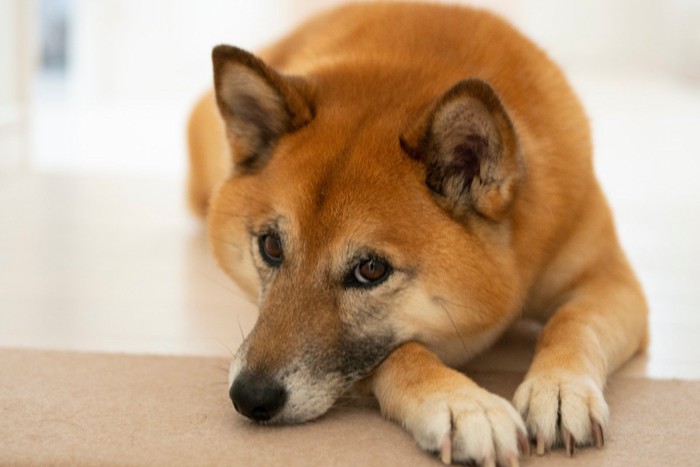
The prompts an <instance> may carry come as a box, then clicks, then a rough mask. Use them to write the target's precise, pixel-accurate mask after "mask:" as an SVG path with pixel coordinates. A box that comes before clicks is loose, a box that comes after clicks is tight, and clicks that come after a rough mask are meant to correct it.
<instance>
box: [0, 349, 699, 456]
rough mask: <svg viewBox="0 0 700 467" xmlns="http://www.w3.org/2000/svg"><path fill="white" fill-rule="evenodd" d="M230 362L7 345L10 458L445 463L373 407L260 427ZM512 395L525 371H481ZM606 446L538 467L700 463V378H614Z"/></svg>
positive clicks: (4, 414)
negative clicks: (239, 400) (234, 400)
mask: <svg viewBox="0 0 700 467" xmlns="http://www.w3.org/2000/svg"><path fill="white" fill-rule="evenodd" d="M226 372H227V362H226V361H225V360H222V359H212V358H182V357H151V356H124V355H103V354H81V353H71V352H44V351H31V350H0V465H240V466H255V465H285V466H296V465H323V466H325V465H336V466H344V465H348V466H350V465H352V466H365V465H405V466H421V465H426V466H427V465H432V466H436V465H439V464H438V463H437V461H436V460H433V459H432V458H430V457H429V456H427V455H425V454H423V453H422V452H421V451H420V450H419V449H417V448H416V447H415V445H414V443H413V441H412V439H411V438H410V436H409V435H408V434H406V433H405V432H404V431H403V430H402V429H400V428H399V427H398V426H396V425H394V424H392V423H390V422H387V421H385V420H383V419H382V418H381V416H380V415H379V414H378V413H377V412H376V411H373V410H370V409H363V408H357V407H343V408H335V409H333V410H332V411H331V412H330V413H329V414H327V415H326V416H324V417H322V418H321V419H320V420H318V421H316V422H313V423H308V424H305V425H302V426H295V427H273V428H271V427H260V426H255V425H252V424H250V423H247V422H246V421H245V420H243V419H241V417H239V416H237V415H236V414H235V413H234V411H233V408H232V406H231V403H230V401H229V399H228V395H227V388H226V378H227V376H226ZM474 376H475V378H476V379H477V380H478V381H479V382H481V383H482V384H483V385H485V386H486V387H487V388H489V389H491V390H493V391H495V392H498V393H500V394H502V395H505V396H506V397H510V396H511V395H512V393H513V391H514V389H515V387H516V385H517V382H518V381H519V378H520V376H521V375H516V374H512V373H500V374H486V373H483V374H477V375H474ZM607 398H608V401H609V403H610V408H611V413H612V419H611V423H610V427H609V429H608V431H607V433H606V442H607V447H606V448H605V449H604V450H602V451H596V450H593V449H586V450H582V451H578V452H577V455H576V457H574V458H573V459H571V460H570V459H566V458H565V456H564V455H563V454H562V453H561V452H555V453H553V454H550V455H549V456H547V457H543V458H538V457H532V458H530V459H528V460H526V461H525V462H524V464H525V465H531V466H554V465H557V466H558V465H566V466H580V465H587V466H588V465H595V466H597V465H602V466H604V465H610V466H613V465H614V466H617V465H630V466H639V465H684V466H687V465H700V382H687V381H686V382H683V381H650V380H639V379H625V378H618V379H616V378H613V379H612V381H611V382H610V385H609V387H608V389H607Z"/></svg>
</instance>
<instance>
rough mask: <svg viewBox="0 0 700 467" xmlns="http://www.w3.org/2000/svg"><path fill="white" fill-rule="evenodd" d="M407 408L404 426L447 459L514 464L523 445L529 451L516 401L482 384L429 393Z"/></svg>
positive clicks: (420, 440)
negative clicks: (491, 390) (492, 391)
mask: <svg viewBox="0 0 700 467" xmlns="http://www.w3.org/2000/svg"><path fill="white" fill-rule="evenodd" d="M409 412H410V413H409V414H408V416H407V417H406V418H405V419H404V420H403V422H404V423H403V424H404V426H405V427H406V428H407V429H408V430H409V431H410V432H411V433H412V434H413V436H414V437H415V439H416V441H417V442H418V445H419V446H420V447H421V448H423V449H424V450H426V451H428V452H432V453H436V454H438V455H439V456H440V459H441V460H442V461H443V462H444V463H445V464H451V463H452V462H474V463H477V464H479V465H485V466H495V465H496V462H498V463H499V464H501V465H508V466H515V465H518V458H519V454H520V452H521V451H522V452H528V453H529V443H528V440H527V432H526V430H525V425H524V423H523V421H522V419H521V418H520V416H519V415H518V413H517V412H516V411H515V409H514V408H513V406H512V405H511V404H510V403H509V402H508V401H506V400H505V399H503V398H501V397H498V396H496V395H495V394H491V393H489V392H488V391H486V390H484V389H481V388H479V387H478V386H465V387H460V388H459V389H457V390H453V391H450V392H437V393H433V394H430V395H428V396H427V397H425V398H424V399H423V400H422V401H421V402H420V403H418V404H416V406H414V407H413V408H412V410H410V411H409Z"/></svg>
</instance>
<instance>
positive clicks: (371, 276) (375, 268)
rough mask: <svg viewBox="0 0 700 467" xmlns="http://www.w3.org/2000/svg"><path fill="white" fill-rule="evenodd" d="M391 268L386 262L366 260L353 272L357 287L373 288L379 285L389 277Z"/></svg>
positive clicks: (374, 259) (372, 259)
mask: <svg viewBox="0 0 700 467" xmlns="http://www.w3.org/2000/svg"><path fill="white" fill-rule="evenodd" d="M389 272H390V268H389V265H388V264H387V262H386V261H384V260H382V259H378V258H370V259H365V260H363V261H361V262H360V264H358V265H357V266H355V269H354V270H353V277H354V279H355V281H356V284H355V285H359V286H360V287H371V286H374V285H378V284H379V283H380V282H382V281H383V280H384V279H386V278H387V277H388V276H389Z"/></svg>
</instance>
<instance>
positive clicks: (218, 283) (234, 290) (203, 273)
mask: <svg viewBox="0 0 700 467" xmlns="http://www.w3.org/2000/svg"><path fill="white" fill-rule="evenodd" d="M197 272H199V273H200V274H201V275H202V276H204V277H206V278H207V279H209V280H210V281H212V282H213V283H214V284H216V285H218V286H219V287H222V288H224V289H226V290H227V291H229V292H230V293H231V294H233V295H235V296H236V297H238V298H243V299H245V300H246V301H248V297H246V296H245V295H242V294H240V293H238V292H237V291H236V289H232V288H231V287H229V286H227V285H225V284H222V283H221V282H219V281H218V280H216V279H214V278H213V277H211V276H209V275H208V274H207V273H205V272H203V271H201V270H199V271H197Z"/></svg>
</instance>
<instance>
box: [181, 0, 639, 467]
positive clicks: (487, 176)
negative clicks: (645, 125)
mask: <svg viewBox="0 0 700 467" xmlns="http://www.w3.org/2000/svg"><path fill="white" fill-rule="evenodd" d="M213 63H214V84H215V86H214V91H213V93H210V94H208V95H206V96H205V97H204V98H203V99H202V100H201V101H200V102H199V103H198V104H197V106H196V108H195V110H194V111H193V113H192V116H191V120H190V125H189V144H190V157H191V161H190V162H191V171H190V178H189V196H190V201H191V204H192V207H193V208H194V209H195V210H196V211H197V212H198V213H199V214H201V215H204V214H205V213H206V217H207V223H208V231H209V234H210V239H211V244H212V247H213V251H214V254H215V256H216V258H217V260H218V262H219V264H220V265H221V267H222V268H223V269H224V270H225V271H226V272H227V273H228V274H229V275H230V276H231V278H232V279H233V280H234V281H235V282H236V283H237V284H238V285H239V286H240V288H241V289H242V290H243V291H245V292H246V293H247V295H248V296H249V297H250V299H251V300H255V301H256V302H257V303H258V305H259V318H258V321H257V323H256V325H255V327H254V329H253V330H252V332H251V334H250V335H249V336H248V337H247V338H246V339H245V341H244V343H243V345H242V346H241V347H240V349H239V350H238V352H237V354H236V356H235V358H234V360H233V363H232V364H231V371H230V378H231V386H230V395H231V399H232V400H233V404H234V406H235V408H236V410H237V411H238V412H239V413H240V414H242V415H244V416H246V417H248V418H250V419H252V420H255V421H258V422H264V423H298V422H303V421H306V420H310V419H313V418H315V417H318V416H320V415H322V414H323V413H324V412H326V411H327V410H328V408H329V407H331V405H332V404H333V403H334V401H336V399H337V398H338V397H339V396H341V395H342V394H344V393H346V392H348V391H371V393H373V394H374V396H376V398H377V400H378V403H379V406H380V407H381V411H382V413H383V414H384V415H385V416H386V417H388V418H390V419H392V420H395V421H396V422H398V423H400V424H401V425H402V426H403V427H404V428H405V429H406V430H408V431H409V432H410V433H411V434H412V435H413V437H414V438H415V440H416V441H417V443H418V445H419V446H420V447H421V448H422V449H424V450H425V451H428V452H431V453H438V454H439V457H440V458H441V459H442V461H443V462H445V463H448V464H449V463H451V462H464V461H473V462H476V463H479V464H483V465H495V464H496V463H498V464H502V465H517V464H518V460H519V456H520V454H522V453H524V452H529V450H530V442H533V443H534V444H535V447H536V451H537V453H538V454H543V453H545V451H547V450H548V449H550V448H555V447H558V446H564V447H565V448H566V450H567V451H568V453H569V454H573V452H574V449H575V446H587V445H595V446H597V447H601V446H602V445H603V432H604V429H605V426H606V423H607V421H608V408H607V405H606V403H605V399H604V397H603V387H604V385H605V381H606V377H607V375H608V374H609V373H610V372H612V371H613V370H615V369H616V368H617V367H619V366H620V365H621V364H622V363H623V362H625V361H626V360H627V359H628V358H629V357H630V356H631V355H633V354H634V353H635V352H638V351H640V350H641V349H643V348H644V347H645V345H646V341H647V306H646V303H645V299H644V296H643V293H642V291H641V289H640V285H639V284H638V282H637V280H636V278H635V275H634V273H633V271H632V270H631V268H630V266H629V264H628V262H627V260H626V259H625V255H624V253H623V252H622V250H621V248H620V245H619V243H618V240H617V238H616V234H615V228H614V226H613V221H612V218H611V214H610V210H609V208H608V206H607V204H606V201H605V199H604V197H603V194H602V192H601V189H600V187H599V185H598V183H597V181H596V179H595V177H594V173H593V165H592V160H591V152H592V150H591V138H590V132H589V127H588V123H587V121H586V116H585V114H584V111H583V109H582V107H581V105H580V103H579V101H578V100H577V98H576V96H575V95H574V93H573V92H572V90H571V88H570V86H569V85H568V84H567V82H566V79H565V78H564V76H563V74H562V72H561V71H560V70H559V69H558V68H557V66H556V65H554V64H553V63H552V62H551V61H550V59H549V58H548V57H547V56H546V55H545V54H544V53H543V52H542V51H541V50H540V49H538V48H537V46H535V45H534V44H533V43H532V42H530V41H529V40H528V39H526V38H525V37H523V36H522V35H521V34H520V33H518V32H517V31H516V30H514V29H513V28H512V27H511V26H509V25H508V24H506V23H505V22H504V21H502V20H501V19H499V18H497V17H495V16H493V15H491V14H489V13H486V12H484V11H480V10H475V9H469V8H463V7H457V6H438V5H422V4H398V3H390V4H364V5H350V6H345V7H342V8H339V9H336V10H333V11H330V12H327V13H325V14H322V15H321V16H318V17H315V18H313V19H311V20H310V21H308V22H307V23H305V24H304V25H302V26H301V27H300V28H299V29H297V30H296V31H295V32H293V33H292V34H290V35H289V36H287V37H286V38H284V39H283V40H281V41H280V42H278V43H276V44H275V45H274V46H272V47H270V48H268V49H266V50H265V51H263V52H261V53H260V54H259V55H257V56H256V55H252V54H250V53H248V52H246V51H243V50H241V49H238V48H235V47H230V46H224V45H221V46H218V47H216V48H215V49H214V51H213ZM522 318H527V319H535V320H539V321H541V322H543V323H546V324H545V325H544V328H543V331H542V333H541V335H540V337H539V339H538V343H537V347H536V352H535V357H534V361H533V362H532V366H531V367H530V369H529V371H528V372H527V375H526V376H525V380H524V381H523V382H522V384H521V385H520V387H519V388H518V389H517V391H516V393H515V395H514V398H513V404H512V405H511V403H510V402H509V401H506V400H504V399H502V398H501V397H499V396H496V395H494V394H491V393H489V392H487V391H486V390H484V389H482V388H480V387H478V386H477V385H476V384H475V383H474V382H473V381H472V380H471V379H469V377H468V376H466V375H465V374H463V373H461V372H458V371H456V370H454V369H452V368H454V367H459V366H461V365H463V364H464V363H465V362H466V361H467V360H468V359H469V358H471V357H472V356H474V355H475V354H477V353H478V352H480V351H482V350H483V349H485V348H486V347H488V346H489V345H490V344H491V343H492V342H493V341H494V340H495V339H496V338H498V337H499V335H501V334H502V333H503V331H504V330H505V329H506V328H507V327H508V326H509V325H511V324H512V323H514V322H515V321H516V320H519V319H522Z"/></svg>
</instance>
